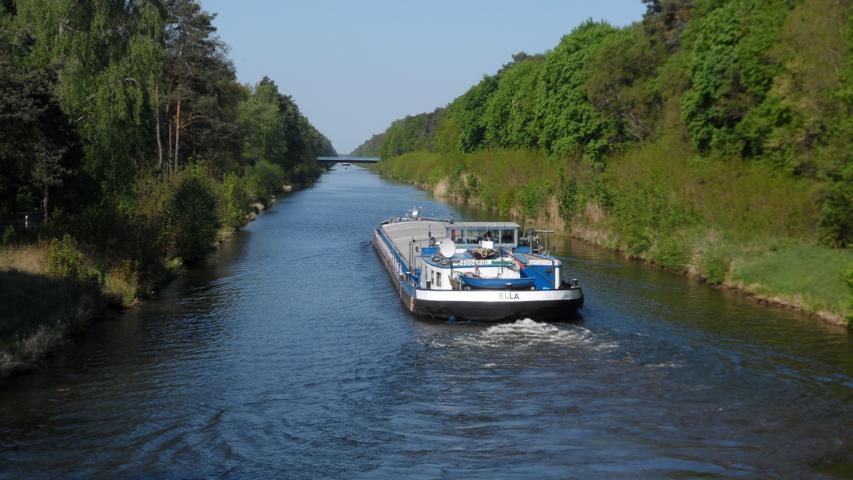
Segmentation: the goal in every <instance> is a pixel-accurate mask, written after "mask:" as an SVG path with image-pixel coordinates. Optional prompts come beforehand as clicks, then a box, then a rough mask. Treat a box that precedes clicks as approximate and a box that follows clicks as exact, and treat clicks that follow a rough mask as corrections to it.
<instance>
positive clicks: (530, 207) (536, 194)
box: [516, 180, 551, 218]
mask: <svg viewBox="0 0 853 480" xmlns="http://www.w3.org/2000/svg"><path fill="white" fill-rule="evenodd" d="M550 193H551V192H550V187H549V185H548V184H547V183H545V182H543V181H541V180H535V181H532V182H529V183H526V184H524V185H522V186H521V188H519V189H518V192H517V193H516V195H518V206H519V207H520V208H521V214H522V215H523V216H524V217H525V218H534V217H535V216H536V214H537V213H538V211H539V210H540V209H541V208H542V205H543V203H544V202H545V200H546V199H547V198H548V195H549V194H550Z"/></svg>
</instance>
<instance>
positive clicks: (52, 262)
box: [47, 234, 96, 281]
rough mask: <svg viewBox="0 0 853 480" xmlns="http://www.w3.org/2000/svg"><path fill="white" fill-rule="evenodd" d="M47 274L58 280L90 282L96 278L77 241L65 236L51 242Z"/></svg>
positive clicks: (48, 251)
mask: <svg viewBox="0 0 853 480" xmlns="http://www.w3.org/2000/svg"><path fill="white" fill-rule="evenodd" d="M47 272H48V273H49V274H50V275H52V276H54V277H57V278H67V279H71V280H79V281H88V280H89V279H90V278H96V277H95V275H93V273H92V270H91V268H90V267H89V266H88V265H87V264H86V257H85V256H84V255H83V252H81V251H80V249H79V248H77V241H76V240H74V238H73V237H72V236H71V235H68V234H65V235H63V236H62V239H56V238H54V239H53V240H51V241H50V246H49V247H48V250H47Z"/></svg>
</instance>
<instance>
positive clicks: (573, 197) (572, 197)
mask: <svg viewBox="0 0 853 480" xmlns="http://www.w3.org/2000/svg"><path fill="white" fill-rule="evenodd" d="M579 193H580V192H579V189H578V182H577V181H576V180H575V179H574V178H566V174H565V173H564V172H563V170H560V185H559V190H558V195H557V202H558V203H559V206H560V207H559V208H560V216H561V217H562V218H563V220H566V221H567V222H571V220H572V217H574V216H575V214H576V213H577V211H578V207H579V203H580V199H579V197H580V195H579Z"/></svg>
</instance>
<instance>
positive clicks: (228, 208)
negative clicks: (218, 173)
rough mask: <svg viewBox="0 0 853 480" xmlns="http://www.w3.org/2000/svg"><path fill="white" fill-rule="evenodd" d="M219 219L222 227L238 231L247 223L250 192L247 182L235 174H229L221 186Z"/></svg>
mask: <svg viewBox="0 0 853 480" xmlns="http://www.w3.org/2000/svg"><path fill="white" fill-rule="evenodd" d="M219 199H220V200H219V217H220V222H221V223H222V226H224V227H225V228H227V229H229V230H237V229H239V228H240V227H242V226H243V225H244V224H245V223H246V212H248V211H249V192H248V190H247V189H246V182H245V181H244V180H243V179H242V178H240V177H239V176H238V175H236V174H234V173H227V174H225V177H223V179H222V184H221V185H219Z"/></svg>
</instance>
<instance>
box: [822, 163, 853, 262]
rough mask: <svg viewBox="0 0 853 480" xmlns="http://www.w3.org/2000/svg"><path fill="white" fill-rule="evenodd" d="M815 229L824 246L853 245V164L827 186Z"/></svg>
mask: <svg viewBox="0 0 853 480" xmlns="http://www.w3.org/2000/svg"><path fill="white" fill-rule="evenodd" d="M817 228H818V238H819V240H820V241H821V242H822V243H824V244H825V245H829V246H832V247H835V248H845V247H847V246H848V245H850V244H851V243H853V163H851V164H849V165H847V167H846V168H845V170H844V171H843V172H842V173H841V174H840V175H838V178H836V179H834V181H832V182H831V183H830V184H829V188H828V190H827V192H826V193H825V194H824V200H823V205H822V206H821V209H820V218H819V220H818V225H817Z"/></svg>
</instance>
